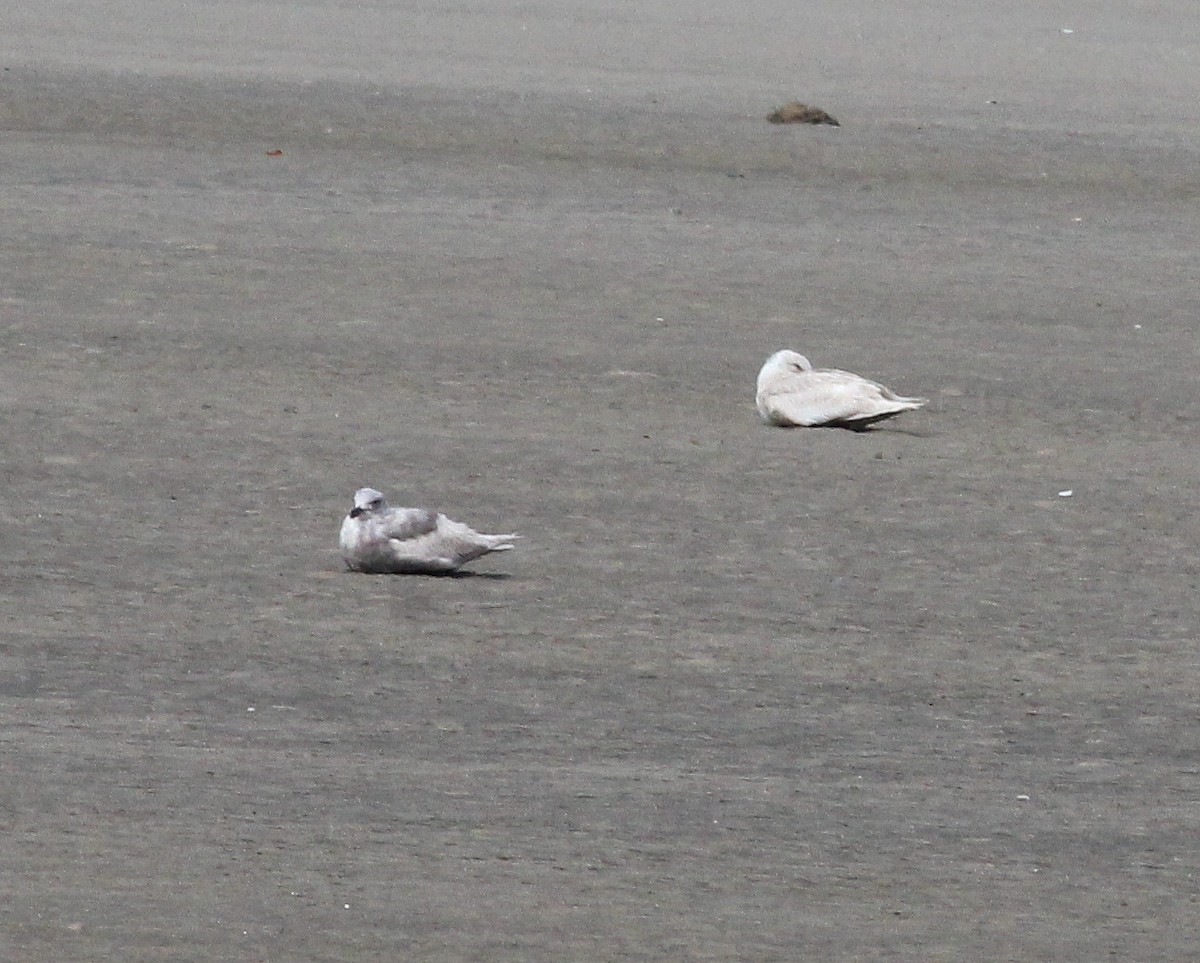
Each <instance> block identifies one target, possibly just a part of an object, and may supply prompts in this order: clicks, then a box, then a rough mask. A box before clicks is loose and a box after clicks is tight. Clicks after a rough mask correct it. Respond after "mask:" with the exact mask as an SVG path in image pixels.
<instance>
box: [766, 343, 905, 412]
mask: <svg viewBox="0 0 1200 963" xmlns="http://www.w3.org/2000/svg"><path fill="white" fill-rule="evenodd" d="M755 402H756V404H757V406H758V413H759V414H760V415H761V416H762V418H763V420H764V421H766V422H768V423H769V424H772V425H779V426H781V427H785V428H791V427H802V428H816V427H819V426H828V427H833V428H851V429H854V430H861V429H863V428H866V427H867V426H868V425H870V424H871V423H873V422H876V421H881V420H883V419H884V418H891V417H892V416H894V415H898V414H900V412H902V411H909V410H911V409H913V408H920V407H921V406H922V405H923V404H925V399H924V398H905V397H902V396H901V395H898V394H896V393H895V392H894V391H892V390H891V389H890V388H885V387H884V386H883V385H881V384H877V383H876V382H874V381H869V380H868V379H866V378H863V377H861V376H859V375H856V374H852V373H850V372H849V371H839V370H837V369H836V368H814V367H813V366H812V364H810V363H809V360H808V359H807V358H806V357H804V355H802V354H798V353H797V352H795V351H776V352H775V353H774V354H773V355H771V357H769V358H768V359H767V363H766V364H764V365H763V366H762V370H761V371H760V372H759V373H758V394H757V396H756V398H755Z"/></svg>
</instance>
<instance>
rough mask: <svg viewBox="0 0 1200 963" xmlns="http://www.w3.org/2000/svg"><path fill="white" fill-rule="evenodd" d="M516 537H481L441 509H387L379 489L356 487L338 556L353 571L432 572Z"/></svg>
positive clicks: (498, 549) (504, 548)
mask: <svg viewBox="0 0 1200 963" xmlns="http://www.w3.org/2000/svg"><path fill="white" fill-rule="evenodd" d="M514 538H520V536H519V535H515V534H512V535H482V534H480V533H479V532H477V531H474V530H473V529H471V528H468V527H467V526H466V525H463V524H462V523H461V522H455V521H452V520H451V519H449V518H447V517H446V516H445V515H443V514H442V513H441V512H431V511H428V510H427V509H424V508H392V507H391V506H390V505H388V503H387V501H386V500H385V499H384V497H383V494H382V493H381V492H377V491H376V490H375V489H374V488H360V489H359V490H358V491H356V492H355V493H354V507H353V508H352V509H350V514H349V515H347V516H346V518H345V520H344V521H343V522H342V535H341V545H342V557H343V558H345V559H346V565H347V566H348V567H349V568H350V569H351V570H352V571H355V572H371V573H373V574H392V575H403V574H411V575H420V574H424V575H437V574H445V573H447V572H453V571H455V570H456V569H457V568H458V567H459V566H460V565H463V564H464V563H466V562H470V561H471V560H472V559H476V558H479V557H480V556H481V555H487V554H488V553H489V552H507V551H508V550H509V549H511V548H513V545H512V540H513V539H514Z"/></svg>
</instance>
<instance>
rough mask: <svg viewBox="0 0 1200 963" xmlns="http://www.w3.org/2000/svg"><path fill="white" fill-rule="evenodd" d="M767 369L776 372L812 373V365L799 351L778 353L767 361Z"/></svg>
mask: <svg viewBox="0 0 1200 963" xmlns="http://www.w3.org/2000/svg"><path fill="white" fill-rule="evenodd" d="M767 367H768V368H771V369H772V370H774V371H795V372H798V373H799V372H804V371H812V363H811V362H810V361H809V360H808V358H806V357H804V355H802V354H800V352H798V351H788V350H786V349H785V350H783V351H776V352H775V353H774V354H773V355H771V357H769V358H768V359H767Z"/></svg>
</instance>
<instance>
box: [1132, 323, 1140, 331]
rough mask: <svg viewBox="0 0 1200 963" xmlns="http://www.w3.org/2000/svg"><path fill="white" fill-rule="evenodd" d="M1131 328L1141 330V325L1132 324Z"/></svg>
mask: <svg viewBox="0 0 1200 963" xmlns="http://www.w3.org/2000/svg"><path fill="white" fill-rule="evenodd" d="M1133 330H1134V331H1141V330H1142V326H1141V325H1140V324H1135V325H1134V326H1133Z"/></svg>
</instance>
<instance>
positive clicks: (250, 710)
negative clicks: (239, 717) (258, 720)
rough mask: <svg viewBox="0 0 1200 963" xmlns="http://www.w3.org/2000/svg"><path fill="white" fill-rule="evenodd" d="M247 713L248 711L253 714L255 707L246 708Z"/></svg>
mask: <svg viewBox="0 0 1200 963" xmlns="http://www.w3.org/2000/svg"><path fill="white" fill-rule="evenodd" d="M246 711H247V712H253V711H254V706H246Z"/></svg>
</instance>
